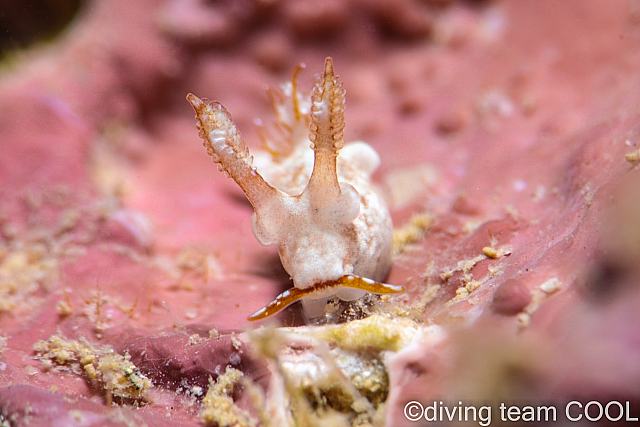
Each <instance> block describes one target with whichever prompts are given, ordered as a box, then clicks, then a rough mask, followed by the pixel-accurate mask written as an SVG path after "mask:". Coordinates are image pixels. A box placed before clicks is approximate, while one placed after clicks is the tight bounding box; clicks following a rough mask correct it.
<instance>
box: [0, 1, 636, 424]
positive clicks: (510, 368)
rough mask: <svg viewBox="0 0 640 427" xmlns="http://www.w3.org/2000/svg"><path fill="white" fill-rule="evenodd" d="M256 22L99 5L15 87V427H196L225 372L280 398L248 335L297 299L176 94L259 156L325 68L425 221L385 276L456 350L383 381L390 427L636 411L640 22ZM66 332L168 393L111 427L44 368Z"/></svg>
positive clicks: (11, 333) (397, 221)
mask: <svg viewBox="0 0 640 427" xmlns="http://www.w3.org/2000/svg"><path fill="white" fill-rule="evenodd" d="M267 3H268V2H258V1H255V2H253V1H246V2H242V1H235V2H228V4H227V3H224V4H220V5H219V4H217V3H216V4H214V3H211V4H208V3H205V2H202V3H200V2H181V1H178V0H174V1H169V0H165V1H162V0H144V1H137V2H126V1H121V0H116V1H114V0H110V1H107V0H104V1H102V0H95V1H92V2H89V3H88V4H87V5H86V7H85V9H84V10H83V12H82V13H81V14H80V16H78V17H77V19H76V20H75V21H74V22H73V23H72V24H71V25H70V27H69V29H68V31H67V32H66V33H64V34H63V35H62V36H60V37H59V38H58V39H57V40H56V41H54V42H53V43H51V44H49V45H46V46H40V47H38V48H37V49H36V48H34V49H32V50H29V51H25V52H22V53H21V54H20V55H18V56H17V57H16V58H14V59H13V60H14V61H15V62H13V63H12V64H11V66H8V65H7V66H6V68H5V69H4V71H3V73H2V75H0V111H2V114H0V226H1V228H0V420H4V419H7V420H8V419H10V420H12V421H11V422H10V425H12V426H13V425H16V426H18V425H27V421H28V420H30V422H31V424H28V425H42V426H45V425H55V424H54V421H52V420H56V419H58V421H60V420H62V418H60V417H62V415H58V412H56V408H59V409H60V413H62V412H64V413H65V414H67V415H68V414H69V411H74V410H77V411H79V412H77V413H82V417H84V418H82V417H80V418H78V417H75V418H74V417H73V416H71V417H70V418H69V419H68V423H67V424H65V425H114V426H120V425H130V423H131V422H133V420H137V421H140V422H145V423H147V425H165V424H166V425H184V426H190V425H199V424H200V423H201V420H200V415H199V409H198V408H199V406H198V405H199V404H200V403H199V402H200V400H201V398H202V396H203V394H198V393H197V390H199V389H198V387H199V388H201V389H203V390H204V393H206V389H207V387H208V385H209V377H211V378H212V379H214V380H215V379H216V378H217V377H218V376H219V375H221V374H223V373H224V372H225V371H224V368H225V366H233V367H235V368H236V369H239V370H241V371H242V372H243V373H244V374H245V376H246V377H248V378H250V379H251V380H252V381H253V382H255V383H256V384H258V386H260V387H262V388H263V389H265V390H266V389H268V388H269V381H270V378H271V372H272V371H270V370H269V369H268V367H267V363H266V362H265V361H264V360H262V359H261V358H260V357H259V356H257V355H255V354H253V353H252V352H251V351H249V347H250V344H248V342H249V341H250V340H249V338H248V337H247V335H246V334H245V333H243V332H242V331H243V330H245V329H247V328H249V327H250V325H249V322H248V321H247V320H246V317H247V316H248V315H249V314H251V313H253V312H255V311H256V310H257V309H259V308H260V307H263V306H265V305H267V304H268V303H269V302H270V301H271V300H272V299H273V298H274V297H275V296H276V295H278V294H280V293H281V292H282V291H283V290H285V289H287V288H290V287H291V286H292V285H291V283H290V281H289V278H288V276H287V274H286V272H284V270H283V269H282V266H281V264H280V261H279V259H278V256H277V252H276V250H275V249H274V248H273V247H264V246H261V245H260V244H259V243H258V242H257V241H256V239H255V238H254V236H253V234H252V232H251V225H250V217H251V214H252V209H251V205H250V204H249V203H248V202H247V201H246V199H245V198H244V194H243V193H242V191H241V190H240V189H239V188H238V187H237V186H236V184H235V183H234V182H233V180H231V179H228V178H226V177H225V176H224V174H223V173H220V172H218V171H217V170H216V169H217V168H216V166H215V165H214V164H212V162H211V160H210V159H209V157H208V156H207V155H206V152H205V150H204V148H203V147H202V146H201V141H200V139H199V138H198V131H197V129H196V123H195V119H194V117H193V110H192V109H191V107H190V106H189V104H188V103H187V102H186V101H185V99H184V98H185V96H186V94H187V93H189V92H191V93H194V94H197V95H198V96H202V97H207V98H210V99H215V100H218V101H219V102H221V103H222V104H223V105H224V106H225V107H226V109H227V110H228V111H229V112H230V113H231V114H232V116H233V119H234V121H235V123H236V124H237V126H238V128H239V129H240V131H241V132H242V134H243V136H244V139H245V140H246V141H247V144H248V145H249V146H250V149H251V150H252V151H254V150H256V151H257V150H259V149H260V138H259V137H258V133H257V132H256V128H255V126H254V123H253V121H254V119H256V118H260V119H261V120H262V122H263V123H265V124H269V123H270V122H271V121H272V120H273V116H272V112H271V111H270V105H269V99H268V97H267V96H266V94H265V93H264V90H263V88H264V85H271V86H276V85H277V84H279V83H282V82H285V81H287V80H289V79H290V73H291V71H292V70H293V69H294V67H295V66H296V65H297V64H298V63H300V62H304V63H306V66H307V68H306V70H304V71H302V72H301V73H300V75H299V82H298V84H299V89H300V91H301V92H302V93H303V94H309V93H310V89H311V85H312V82H313V80H314V74H315V73H318V72H320V71H321V70H322V69H323V67H322V63H323V61H324V59H325V57H327V56H331V57H333V61H334V64H335V67H336V73H337V74H339V76H340V79H341V81H342V82H343V84H344V88H345V89H346V91H347V94H346V128H345V134H344V139H345V142H351V141H354V140H364V141H366V142H367V143H369V144H370V145H371V146H372V147H374V148H375V150H376V151H377V152H378V153H379V154H380V157H381V166H380V168H379V169H378V171H377V172H376V173H375V175H374V181H375V182H376V183H377V184H378V186H379V189H380V190H381V192H382V193H383V194H384V195H385V198H386V199H387V203H388V205H389V208H390V210H391V214H392V217H393V220H394V225H395V227H396V228H400V227H402V226H404V225H405V224H407V223H409V222H410V220H411V218H412V217H415V216H416V215H428V216H429V217H430V218H432V221H431V223H430V226H429V228H428V231H427V232H426V234H425V235H424V236H423V237H421V238H420V239H418V240H417V241H415V242H413V243H410V244H409V245H408V246H406V247H404V251H403V252H402V253H401V254H400V255H398V256H397V257H396V258H395V259H394V263H393V266H392V268H391V273H390V275H389V277H388V278H387V279H386V282H387V283H392V284H394V285H399V286H404V287H406V288H407V292H406V293H404V294H403V296H401V297H399V299H398V301H400V302H401V303H402V304H404V305H406V306H407V307H411V308H412V309H413V310H414V311H413V313H414V314H413V315H414V317H417V318H419V319H420V321H421V322H423V324H424V325H432V324H434V325H439V326H442V327H443V328H444V330H446V331H447V338H446V339H445V340H444V341H441V342H439V343H438V344H437V345H432V344H428V343H426V342H424V343H422V344H420V343H418V344H415V346H414V347H412V349H411V351H404V353H402V354H400V356H399V357H397V358H395V359H393V360H391V361H390V362H389V364H388V366H387V370H388V374H389V381H390V391H389V398H388V400H387V407H386V411H387V415H386V422H387V424H388V425H396V426H397V425H412V424H411V423H410V422H409V421H407V420H406V419H405V417H404V415H403V406H404V404H405V403H406V402H408V401H410V400H419V401H421V402H424V403H425V404H428V403H429V402H431V401H433V399H437V398H440V397H441V396H449V397H451V398H452V399H456V401H457V399H458V398H460V399H462V398H464V399H469V401H482V399H493V400H494V401H497V402H499V401H500V400H501V399H502V400H506V399H508V398H512V399H514V400H515V399H524V400H526V399H531V400H535V399H540V400H544V399H557V400H558V401H562V399H565V398H569V397H573V396H578V397H585V398H602V399H605V398H613V397H615V398H617V399H619V400H629V401H632V402H637V401H638V399H639V398H640V395H639V394H638V389H637V384H638V383H639V382H640V362H638V361H640V347H639V345H638V343H639V342H640V340H639V339H640V329H639V328H638V327H637V325H638V324H639V321H640V318H639V314H638V312H639V311H638V310H637V307H638V305H639V304H640V287H639V284H640V268H639V267H638V266H639V265H640V263H638V259H640V242H639V240H638V239H639V237H638V236H639V235H640V231H639V229H640V201H638V200H640V197H639V196H640V193H639V191H640V176H639V174H640V172H639V171H638V166H637V164H634V163H633V162H632V161H628V160H626V159H625V154H629V153H631V152H634V151H637V150H638V148H639V147H640V134H639V131H638V127H639V125H640V114H639V112H640V109H639V108H638V107H640V91H638V88H640V74H639V73H638V70H639V69H640V5H638V4H637V3H635V2H609V1H604V0H592V1H579V0H576V1H563V2H558V1H552V0H548V1H547V0H540V1H537V2H509V1H488V2H486V1H479V2H463V1H461V2H458V1H455V0H451V1H417V0H401V1H397V2H395V3H394V6H395V7H389V6H387V3H388V2H385V1H377V0H376V1H372V2H361V1H358V0H352V1H344V2H340V1H331V2H322V5H318V6H317V7H316V8H315V9H314V8H311V9H310V8H309V6H308V5H307V2H304V1H297V0H280V1H276V2H271V3H269V4H267ZM232 4H233V5H235V6H232ZM416 16H418V17H419V18H416ZM205 18H206V19H205ZM5 62H6V61H5ZM489 249H495V250H496V255H495V256H488V255H483V253H484V254H491V251H489ZM483 251H484V252H483ZM416 313H417V314H416ZM277 319H278V322H279V325H282V324H283V323H282V322H286V325H299V324H300V323H301V319H302V314H301V311H300V308H299V307H297V306H291V307H290V308H288V309H287V310H285V311H284V312H283V313H282V314H280V315H278V318H277ZM251 327H253V326H251ZM214 328H217V330H218V331H219V333H220V335H219V336H218V335H216V333H215V331H213V329H214ZM232 332H233V335H232ZM55 335H57V336H64V337H65V339H67V340H69V341H70V342H71V341H73V342H77V343H82V342H84V341H82V339H86V342H87V343H89V344H90V346H92V348H93V349H94V350H96V351H97V352H98V353H99V357H98V359H100V357H105V355H106V354H108V352H109V351H110V350H109V349H113V350H114V351H115V352H117V353H118V354H121V355H124V354H128V355H129V357H130V360H131V362H133V363H134V364H135V366H136V367H137V368H138V369H139V372H140V373H141V375H144V376H145V377H146V378H148V379H149V380H150V381H151V382H153V384H154V387H153V388H152V389H151V390H150V391H149V394H148V395H147V397H146V398H145V399H143V400H141V401H137V400H136V399H129V398H127V397H126V396H124V397H122V396H120V397H119V396H118V395H117V392H115V393H116V394H114V396H113V402H114V403H115V404H117V405H122V406H117V407H116V409H110V408H106V406H105V404H106V403H107V402H108V401H109V400H108V399H111V396H110V397H109V398H107V397H106V396H105V390H104V387H103V384H102V383H100V381H99V380H95V381H94V379H92V378H91V376H90V373H88V371H87V369H90V368H86V366H87V365H86V364H85V363H87V359H85V361H84V362H82V363H81V364H79V365H77V366H76V367H75V369H76V371H77V370H79V371H77V372H74V368H73V367H71V366H69V365H67V368H68V369H66V371H65V370H62V369H59V368H60V366H58V365H56V363H57V362H55V361H54V362H51V360H49V365H46V364H45V363H43V360H42V359H43V356H42V353H39V354H38V355H39V357H38V358H36V357H35V356H36V352H34V345H35V344H36V343H37V342H38V341H40V340H45V341H47V340H49V338H50V337H52V336H55ZM74 340H75V341H74ZM78 345H80V344H78ZM85 348H88V347H86V346H85ZM96 363H97V362H96ZM89 364H90V363H89ZM62 365H64V364H62ZM78 372H79V373H78ZM242 390H243V388H242V387H240V386H237V387H236V389H235V392H234V393H233V399H234V401H235V402H236V403H237V404H238V406H239V407H241V408H244V409H248V410H250V411H253V412H252V413H254V414H255V409H253V408H252V402H251V401H250V398H249V397H248V396H247V394H246V393H243V392H242ZM69 396H71V397H73V399H71V400H70V399H68V397H69ZM74 399H75V400H74ZM134 401H135V402H134ZM25 402H26V403H25ZM605 402H606V401H605ZM134 403H135V405H134ZM138 406H140V408H138ZM34 410H35V412H34ZM77 413H76V414H77ZM636 416H637V412H636ZM3 417H4V418H3ZM56 417H58V418H56ZM64 420H67V419H66V418H65V419H64ZM60 422H63V421H60ZM65 422H66V421H65ZM74 423H75V424H74ZM83 423H84V424H83ZM127 423H129V424H127Z"/></svg>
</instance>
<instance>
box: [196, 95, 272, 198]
mask: <svg viewBox="0 0 640 427" xmlns="http://www.w3.org/2000/svg"><path fill="white" fill-rule="evenodd" d="M187 100H188V101H189V102H190V103H191V106H193V109H194V110H195V111H196V119H198V129H199V130H200V138H202V140H203V143H202V145H204V146H205V148H206V149H207V154H209V156H211V158H212V159H213V161H214V162H216V163H217V164H218V167H219V169H220V170H222V171H224V172H226V173H227V174H228V175H229V176H230V177H231V178H233V180H234V181H235V182H236V183H237V184H238V185H239V186H240V188H242V191H244V193H245V194H246V195H247V198H248V199H249V201H250V202H251V204H252V205H253V207H254V209H256V210H257V209H259V207H260V206H261V205H263V204H264V203H265V202H267V201H269V200H271V199H274V198H277V197H279V194H278V191H277V190H276V189H275V188H273V187H272V186H270V185H269V184H268V183H267V182H266V181H265V180H264V179H263V178H262V176H261V175H260V174H259V173H258V172H257V171H256V169H255V168H254V167H253V165H252V164H251V163H252V157H251V155H250V153H249V149H248V148H247V147H246V145H245V143H244V138H242V135H241V134H240V131H238V128H237V127H236V124H235V123H234V122H233V119H232V118H231V115H230V114H229V112H228V111H227V110H226V109H225V108H224V107H223V106H222V105H221V104H220V103H219V102H217V101H211V102H209V100H208V99H206V98H205V99H200V98H198V97H197V96H195V95H193V94H191V93H190V94H189V95H187Z"/></svg>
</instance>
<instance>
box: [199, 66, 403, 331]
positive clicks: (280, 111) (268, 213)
mask: <svg viewBox="0 0 640 427" xmlns="http://www.w3.org/2000/svg"><path fill="white" fill-rule="evenodd" d="M301 69H302V66H300V67H298V68H296V70H295V71H294V75H293V79H292V81H291V82H290V83H288V84H286V85H283V86H282V88H281V90H280V91H270V93H269V94H270V96H271V99H272V102H273V106H274V110H275V112H276V115H277V116H278V121H277V122H275V129H276V131H277V134H278V135H277V137H273V136H272V135H269V134H267V132H266V131H264V130H262V136H263V142H264V145H265V148H266V150H265V153H260V154H258V155H257V156H256V159H255V160H256V165H255V166H254V165H253V157H252V156H251V155H250V153H249V150H248V148H247V147H246V146H245V144H244V140H243V138H242V136H241V134H240V132H239V131H238V129H237V127H236V125H235V123H234V122H233V120H232V119H231V116H230V114H229V113H228V112H227V110H226V109H225V108H224V107H223V106H222V105H221V104H220V103H218V102H216V101H213V102H209V101H208V100H206V99H202V100H201V99H199V98H197V97H196V96H194V95H192V94H189V95H188V96H187V99H188V101H189V102H190V103H191V105H192V106H193V108H194V109H195V111H196V119H197V120H198V129H199V130H200V137H201V138H202V139H203V141H204V144H203V145H204V146H205V147H206V149H207V153H208V154H209V155H210V156H211V157H212V158H213V161H214V162H216V163H218V164H219V168H220V170H223V171H225V172H226V173H227V174H228V176H230V177H231V178H233V179H234V180H235V181H236V183H237V184H238V185H239V186H240V188H242V190H243V191H244V193H245V194H246V196H247V198H248V199H249V201H250V202H251V204H252V205H253V208H254V211H255V213H254V215H253V217H252V229H253V233H254V235H255V236H256V238H257V239H258V241H259V242H260V243H262V244H263V245H276V247H277V248H278V252H279V254H280V260H281V261H282V265H283V267H284V268H285V270H286V271H287V272H288V273H289V274H290V275H291V278H292V279H293V283H294V288H292V289H290V290H288V291H285V292H283V293H282V294H280V295H279V296H278V297H277V298H276V300H274V301H273V302H272V303H270V304H268V305H267V306H266V307H264V308H262V309H260V310H258V311H257V312H255V313H254V314H252V315H251V316H249V320H252V321H253V320H260V319H264V318H266V317H269V316H271V315H273V314H275V313H277V312H279V311H280V310H282V309H284V308H286V307H287V306H288V305H290V304H292V303H293V302H295V301H297V300H301V301H302V305H303V307H304V312H305V315H306V316H307V317H308V318H310V319H314V318H317V317H319V316H321V315H322V314H323V313H324V309H325V306H326V303H327V301H328V299H330V298H332V297H334V296H338V297H339V298H340V299H342V300H346V301H352V300H356V299H358V298H361V297H362V296H363V295H364V294H365V293H366V292H373V293H397V292H402V291H404V288H403V287H401V286H394V285H387V284H384V283H381V281H382V280H384V278H385V277H386V275H387V274H388V271H389V268H390V266H391V241H392V223H391V217H390V215H389V211H388V209H387V206H386V204H385V202H384V200H383V199H382V197H381V196H380V195H379V194H378V193H377V191H376V189H375V187H374V186H373V184H372V183H371V174H372V173H373V171H374V170H375V169H376V168H377V167H378V165H379V163H380V158H379V157H378V154H377V153H376V152H375V150H373V148H371V147H370V146H369V145H368V144H366V143H364V142H352V143H349V144H345V143H344V140H343V130H344V126H345V122H344V109H345V90H344V89H343V88H342V84H341V83H339V82H338V77H337V76H336V75H335V74H334V71H333V61H332V59H331V58H327V59H326V61H325V69H324V73H323V74H322V75H321V76H320V77H319V78H318V80H317V81H316V84H315V87H314V89H313V93H312V96H311V102H308V101H305V100H304V99H303V98H302V97H301V96H300V95H299V93H298V90H297V86H296V75H297V73H298V72H299V71H300V70H301ZM309 145H311V148H312V150H309ZM338 154H340V155H338ZM258 171H260V172H258Z"/></svg>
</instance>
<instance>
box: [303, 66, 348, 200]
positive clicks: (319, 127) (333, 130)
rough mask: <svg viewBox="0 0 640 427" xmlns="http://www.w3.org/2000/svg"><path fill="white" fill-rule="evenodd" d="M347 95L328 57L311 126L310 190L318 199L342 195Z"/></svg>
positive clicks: (313, 105) (314, 98) (316, 91)
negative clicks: (340, 168) (340, 172)
mask: <svg viewBox="0 0 640 427" xmlns="http://www.w3.org/2000/svg"><path fill="white" fill-rule="evenodd" d="M345 94H346V91H345V90H344V89H343V87H342V83H339V82H338V76H336V75H335V74H334V72H333V60H332V59H331V58H327V59H326V61H325V64H324V73H323V74H322V76H321V77H320V79H319V80H318V81H317V82H316V85H315V87H314V89H313V95H312V97H311V123H310V125H309V130H310V131H311V132H310V134H309V140H311V147H312V148H313V151H314V153H315V161H314V165H313V172H312V174H311V178H310V179H309V186H308V187H307V190H308V191H309V192H310V194H311V197H313V198H314V199H316V200H318V199H319V200H318V201H319V202H321V200H326V201H330V200H331V199H334V200H335V199H337V198H338V197H339V196H340V184H339V183H338V173H337V159H338V151H340V149H341V148H342V147H343V146H344V140H343V135H344V109H345Z"/></svg>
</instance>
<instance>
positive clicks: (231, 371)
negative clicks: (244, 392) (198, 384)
mask: <svg viewBox="0 0 640 427" xmlns="http://www.w3.org/2000/svg"><path fill="white" fill-rule="evenodd" d="M243 376H244V374H243V373H242V372H241V371H239V370H237V369H235V368H232V367H231V366H227V370H226V371H225V373H224V374H222V375H220V376H219V377H218V378H217V379H216V381H215V382H214V381H213V380H212V379H211V378H209V384H210V387H209V390H208V391H207V394H206V396H205V397H204V398H203V399H202V411H201V413H200V418H201V419H202V422H203V423H204V424H206V425H217V426H219V427H231V426H234V427H253V426H256V425H257V424H258V422H257V421H256V420H255V419H254V418H253V417H252V416H251V414H249V413H248V412H247V411H245V410H243V409H241V408H239V407H238V406H237V405H236V404H235V403H234V402H233V398H232V397H231V396H232V394H233V388H234V387H235V385H236V384H237V383H238V381H239V380H240V378H242V377H243Z"/></svg>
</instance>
